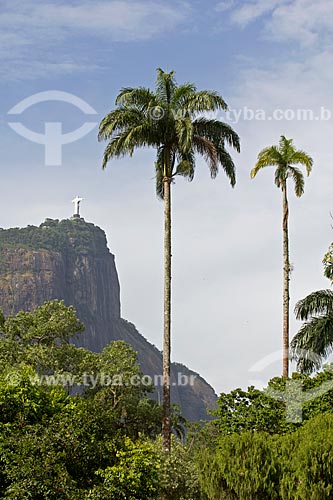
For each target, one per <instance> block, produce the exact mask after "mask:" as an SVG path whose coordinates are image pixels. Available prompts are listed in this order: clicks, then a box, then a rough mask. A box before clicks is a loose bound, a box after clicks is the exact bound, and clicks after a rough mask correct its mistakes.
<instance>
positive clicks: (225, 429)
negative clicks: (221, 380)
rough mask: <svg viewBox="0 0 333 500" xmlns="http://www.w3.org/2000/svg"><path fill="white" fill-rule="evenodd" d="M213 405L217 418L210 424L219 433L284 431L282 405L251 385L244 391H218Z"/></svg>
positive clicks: (283, 410)
mask: <svg viewBox="0 0 333 500" xmlns="http://www.w3.org/2000/svg"><path fill="white" fill-rule="evenodd" d="M217 404H218V409H217V410H216V411H215V412H214V413H213V414H214V415H215V416H216V417H218V419H217V420H216V421H215V422H214V424H215V425H216V426H217V427H218V429H219V431H220V433H221V434H222V435H224V434H233V433H235V432H236V433H241V432H246V431H249V430H253V431H264V432H267V433H271V434H275V433H282V432H285V431H286V430H287V427H288V426H287V424H286V422H285V405H284V404H283V403H282V402H280V401H277V400H276V399H273V398H272V397H270V396H268V395H267V394H265V392H263V391H260V390H259V389H255V388H254V387H253V386H251V387H249V388H248V390H247V391H243V390H242V389H235V390H233V391H231V392H230V393H229V394H226V393H221V395H220V397H219V399H218V401H217Z"/></svg>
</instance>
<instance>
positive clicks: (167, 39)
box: [0, 0, 333, 392]
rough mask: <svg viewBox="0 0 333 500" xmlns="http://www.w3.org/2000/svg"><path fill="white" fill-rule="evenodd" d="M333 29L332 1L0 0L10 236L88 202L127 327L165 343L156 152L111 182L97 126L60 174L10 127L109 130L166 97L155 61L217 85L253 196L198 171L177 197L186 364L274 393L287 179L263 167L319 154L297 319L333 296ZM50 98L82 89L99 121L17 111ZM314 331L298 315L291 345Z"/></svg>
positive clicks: (293, 214) (61, 107)
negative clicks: (330, 265)
mask: <svg viewBox="0 0 333 500" xmlns="http://www.w3.org/2000/svg"><path fill="white" fill-rule="evenodd" d="M332 35H333V5H332V0H317V1H316V2H315V3H314V2H313V0H252V1H237V0H225V1H221V2H215V1H208V2H207V1H205V2H204V1H203V0H194V1H193V0H192V1H191V2H187V1H178V0H173V1H163V2H162V1H149V0H147V1H146V0H142V1H140V0H138V1H135V0H111V1H110V0H109V1H107V0H95V1H93V0H86V1H73V0H67V1H65V0H64V1H57V0H49V1H47V0H46V1H45V0H43V1H42V0H10V1H9V0H8V1H7V0H0V59H1V60H0V63H1V64H0V76H1V78H0V86H1V123H0V126H1V160H0V161H1V173H2V176H1V197H0V212H1V221H0V226H2V227H5V228H7V227H13V226H25V225H27V224H36V225H39V224H40V223H41V222H43V220H44V219H45V218H46V217H51V218H59V219H62V218H66V217H70V216H71V214H72V205H71V200H72V198H73V197H74V196H75V195H76V194H79V195H80V196H82V197H83V198H84V199H85V200H84V202H83V203H82V215H83V216H84V218H85V219H86V220H87V221H89V222H93V223H95V224H96V225H98V226H100V227H102V228H103V229H104V230H105V231H106V233H107V237H108V242H109V247H110V249H111V251H112V252H113V253H114V254H115V256H116V264H117V268H118V273H119V278H120V283H121V300H122V315H123V317H125V318H126V319H128V320H130V321H131V322H133V323H135V324H136V326H137V327H138V329H139V330H140V332H141V333H142V334H143V335H144V336H145V337H146V338H147V339H148V340H150V341H151V342H153V343H154V344H155V345H156V346H158V347H159V348H161V345H162V319H163V314H162V302H163V275H162V269H163V268H162V263H163V205H162V203H161V202H159V201H158V200H157V199H156V197H155V187H154V151H143V152H140V153H138V154H135V155H134V157H133V158H125V159H123V160H121V161H114V162H113V163H111V164H110V165H109V167H108V169H107V170H106V171H105V172H102V171H101V157H102V153H103V148H104V144H99V143H98V142H97V139H96V135H97V134H96V128H95V129H94V130H93V131H91V132H90V133H89V134H87V135H86V136H85V137H84V138H81V139H80V140H77V141H75V142H72V143H70V144H66V145H64V146H63V148H62V161H61V165H60V166H59V165H57V166H56V165H54V166H52V165H50V164H49V165H45V157H44V149H45V148H44V146H43V145H42V144H37V143H35V142H31V141H29V140H27V139H26V138H23V137H22V136H20V135H18V134H17V133H16V132H15V131H14V130H13V129H12V128H10V127H9V125H8V123H9V122H20V123H21V124H23V125H24V126H25V127H26V128H28V129H31V130H33V131H35V132H37V133H39V134H44V133H45V127H46V126H45V123H46V122H47V123H54V122H61V123H62V131H63V133H68V132H71V131H73V130H75V129H77V128H79V127H81V126H82V124H83V123H85V122H98V121H99V120H100V119H101V118H102V117H103V116H104V115H105V114H106V113H107V112H108V111H109V110H111V109H112V108H113V106H114V100H115V96H116V95H117V93H118V91H119V90H120V88H121V87H124V86H140V85H143V86H149V87H153V86H154V82H155V75H156V68H157V67H162V68H163V69H168V70H171V69H174V70H175V71H176V78H177V81H178V82H179V83H183V82H185V81H192V82H194V83H195V84H196V85H197V86H198V88H200V89H201V88H202V89H215V90H218V91H219V92H220V93H221V94H222V95H223V97H224V98H225V100H226V101H227V103H228V105H229V107H230V112H229V114H228V115H226V114H224V115H221V116H220V117H221V118H222V119H223V120H225V121H227V122H228V123H230V124H231V125H232V126H233V127H234V129H235V130H236V131H237V132H238V133H239V135H240V137H241V145H242V152H241V154H240V155H238V154H237V153H234V152H232V155H233V157H234V160H235V162H236V165H237V185H236V187H235V189H232V188H231V187H230V185H229V184H228V182H227V179H226V178H225V177H224V175H223V173H220V174H219V176H218V177H217V179H216V180H214V181H212V180H211V179H210V177H209V173H208V169H207V167H206V166H205V165H204V164H203V163H202V162H201V161H198V164H197V172H196V176H195V179H194V181H193V182H192V183H188V182H187V181H185V180H183V179H179V180H177V182H176V184H175V185H174V186H173V228H174V229H173V252H172V253H173V321H172V338H173V352H172V358H173V360H174V361H179V362H182V363H185V364H186V365H188V366H189V367H190V368H191V369H193V370H195V371H198V372H199V373H200V374H201V375H202V376H204V377H205V378H206V379H207V381H208V382H209V383H211V384H212V385H213V386H214V388H215V389H216V391H217V392H220V391H225V390H230V389H232V388H235V387H238V386H242V387H247V385H248V384H249V383H251V381H253V380H256V381H257V383H258V384H259V383H261V384H264V383H265V382H266V381H267V380H268V378H270V377H271V376H273V375H278V374H280V372H281V361H280V360H279V359H278V358H279V356H280V354H279V353H278V354H277V355H276V354H275V353H276V352H277V351H278V350H279V349H280V347H281V343H282V342H281V336H282V231H281V203H282V199H281V192H280V191H279V190H278V189H277V188H276V187H275V185H274V170H273V169H272V168H267V170H265V171H263V172H260V174H258V176H257V178H256V179H255V180H253V181H252V180H250V178H249V172H250V170H251V168H252V167H253V165H254V163H255V161H256V157H257V154H258V152H259V151H260V150H261V149H262V148H263V147H265V146H269V145H271V144H276V143H277V142H278V140H279V137H280V135H281V134H284V135H286V136H287V137H288V138H290V137H292V138H294V141H295V145H296V146H297V147H298V148H301V149H303V150H305V151H307V152H308V153H309V154H311V156H313V158H314V167H313V172H312V174H311V176H310V177H309V178H308V179H306V187H305V194H304V196H303V197H302V198H300V199H296V197H295V196H294V194H293V192H292V190H291V189H290V190H289V196H290V247H291V249H290V250H291V255H290V258H291V262H292V263H293V266H294V271H293V273H292V279H291V307H292V308H293V306H294V304H295V302H296V301H297V300H298V299H300V298H303V297H304V296H305V295H306V294H307V293H309V292H311V291H313V290H316V289H319V288H326V287H328V286H329V282H328V281H327V280H326V279H325V278H324V277H323V272H322V263H321V261H322V258H323V255H324V253H325V251H326V250H327V248H328V245H329V244H330V242H331V241H332V236H333V234H332V230H331V223H332V220H331V219H330V214H329V212H330V210H333V200H332V180H331V179H332V174H331V172H332V168H333V155H332V137H333V127H332V118H331V119H327V118H328V115H329V113H332V117H333V96H332V88H333V52H332V48H333V44H332ZM48 91H58V92H67V93H71V94H74V95H75V96H77V97H79V98H81V99H83V100H84V101H85V102H86V103H88V104H89V105H90V106H91V107H92V108H94V110H96V112H97V114H96V115H93V114H89V115H86V114H85V113H84V111H82V110H80V109H78V108H77V107H75V106H73V105H72V104H69V103H64V102H59V101H47V102H41V103H39V104H38V103H37V104H35V105H33V106H31V107H28V108H27V109H26V110H25V111H23V112H22V113H21V114H20V115H8V114H7V113H8V111H9V110H11V109H12V108H13V107H14V106H15V105H16V104H18V103H19V102H20V101H21V100H23V99H25V98H28V97H30V96H33V95H34V94H36V93H40V92H48ZM51 95H53V96H54V95H55V94H49V96H51ZM57 95H58V96H59V94H57ZM28 104H29V103H28ZM30 104H32V102H31V103H30ZM304 109H307V110H311V111H312V113H313V119H312V120H310V119H304V117H302V111H299V110H304ZM253 115H255V117H253ZM56 127H58V131H59V126H56ZM51 153H52V152H51ZM49 163H50V162H49ZM291 187H292V185H291V184H290V188H291ZM299 326H300V325H299V324H298V323H297V322H296V321H295V320H294V319H292V322H291V334H292V335H294V334H295V333H296V331H297V329H298V328H299ZM253 367H254V368H253Z"/></svg>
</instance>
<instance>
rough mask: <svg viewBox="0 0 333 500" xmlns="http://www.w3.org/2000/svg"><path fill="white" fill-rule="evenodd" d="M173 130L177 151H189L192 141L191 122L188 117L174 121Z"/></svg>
mask: <svg viewBox="0 0 333 500" xmlns="http://www.w3.org/2000/svg"><path fill="white" fill-rule="evenodd" d="M175 128H176V133H177V137H178V146H179V149H180V150H181V151H184V152H188V151H190V150H191V148H192V139H193V125H192V120H191V119H190V118H189V117H187V118H181V119H179V120H176V123H175Z"/></svg>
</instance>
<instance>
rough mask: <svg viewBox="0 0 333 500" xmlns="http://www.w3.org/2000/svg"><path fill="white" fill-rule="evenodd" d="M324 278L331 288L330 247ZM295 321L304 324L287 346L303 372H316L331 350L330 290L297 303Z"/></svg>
mask: <svg viewBox="0 0 333 500" xmlns="http://www.w3.org/2000/svg"><path fill="white" fill-rule="evenodd" d="M324 267H325V276H326V277H327V278H329V279H330V280H331V284H332V285H333V245H331V247H330V249H329V251H328V252H327V254H326V255H325V257H324ZM295 314H296V318H297V319H300V320H302V321H305V323H304V324H303V325H302V327H301V328H300V330H299V331H298V333H296V335H295V337H294V338H293V339H292V341H291V343H290V347H291V353H292V356H293V358H294V359H295V360H297V369H298V371H300V372H302V373H312V372H313V371H314V370H316V369H317V370H319V368H320V367H321V364H322V360H323V358H326V357H327V356H328V355H329V354H330V353H331V352H332V351H333V291H332V290H318V291H316V292H312V293H310V294H309V295H308V296H307V297H305V298H304V299H302V300H299V301H298V302H297V304H296V306H295Z"/></svg>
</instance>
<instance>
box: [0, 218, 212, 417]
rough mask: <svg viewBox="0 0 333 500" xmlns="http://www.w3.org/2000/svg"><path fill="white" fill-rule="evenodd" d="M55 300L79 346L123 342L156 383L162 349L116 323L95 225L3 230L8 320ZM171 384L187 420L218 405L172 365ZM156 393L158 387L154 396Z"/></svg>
mask: <svg viewBox="0 0 333 500" xmlns="http://www.w3.org/2000/svg"><path fill="white" fill-rule="evenodd" d="M52 299H63V300H64V301H65V303H66V304H67V305H70V304H71V305H73V306H74V307H75V308H76V311H77V314H78V317H79V318H80V319H81V321H82V322H83V323H84V325H85V327H86V329H85V332H84V333H83V334H82V336H80V338H79V339H77V340H75V343H76V344H77V345H79V346H83V347H85V348H87V349H90V350H92V351H96V352H98V351H101V350H102V349H103V347H104V346H106V345H107V344H108V343H110V342H111V341H113V340H124V341H126V342H128V343H129V344H131V345H132V346H133V348H134V349H135V351H137V353H138V359H139V362H140V365H141V370H142V372H143V373H144V374H147V375H150V376H152V377H155V380H156V381H158V380H159V379H160V377H158V376H159V375H161V373H162V355H161V352H160V351H159V350H158V349H157V348H156V347H155V346H153V345H152V344H150V343H149V342H148V341H147V340H146V339H145V338H144V337H143V336H142V335H141V334H140V333H139V332H138V331H137V330H136V328H135V326H134V325H133V324H131V323H129V322H128V321H126V320H124V319H122V318H121V315H120V290H119V280H118V274H117V270H116V266H115V261H114V256H113V255H112V254H111V253H110V251H109V249H108V248H107V244H106V237H105V233H104V232H103V231H102V230H101V229H100V228H99V227H96V226H94V225H93V224H89V223H86V222H85V221H84V220H83V219H67V220H63V221H60V222H59V221H57V220H55V221H54V220H50V219H47V220H46V221H45V222H44V223H43V224H41V226H39V227H35V226H28V227H27V228H23V229H16V228H15V229H8V230H1V231H0V309H2V310H3V312H4V314H5V315H6V316H8V315H11V314H16V313H17V312H18V311H20V310H24V311H28V310H33V309H35V308H36V307H38V306H39V305H41V304H42V303H43V302H45V301H48V300H52ZM184 376H186V377H187V379H186V378H185V377H184ZM190 377H191V378H190ZM185 381H187V382H188V381H190V382H191V383H187V384H185ZM171 385H172V391H171V398H172V401H173V402H175V403H178V404H180V405H181V407H182V409H183V414H184V415H185V416H186V417H187V418H188V419H189V420H198V419H205V418H207V414H206V407H207V406H208V407H213V406H214V405H215V400H216V395H215V393H214V390H213V389H212V388H211V387H210V386H209V385H208V384H207V382H205V380H204V379H203V378H202V377H200V376H199V375H198V374H196V373H195V372H192V371H191V370H189V369H188V368H186V367H185V366H183V365H179V364H173V366H172V374H171ZM161 393H162V387H161V384H158V383H157V389H156V397H161Z"/></svg>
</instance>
